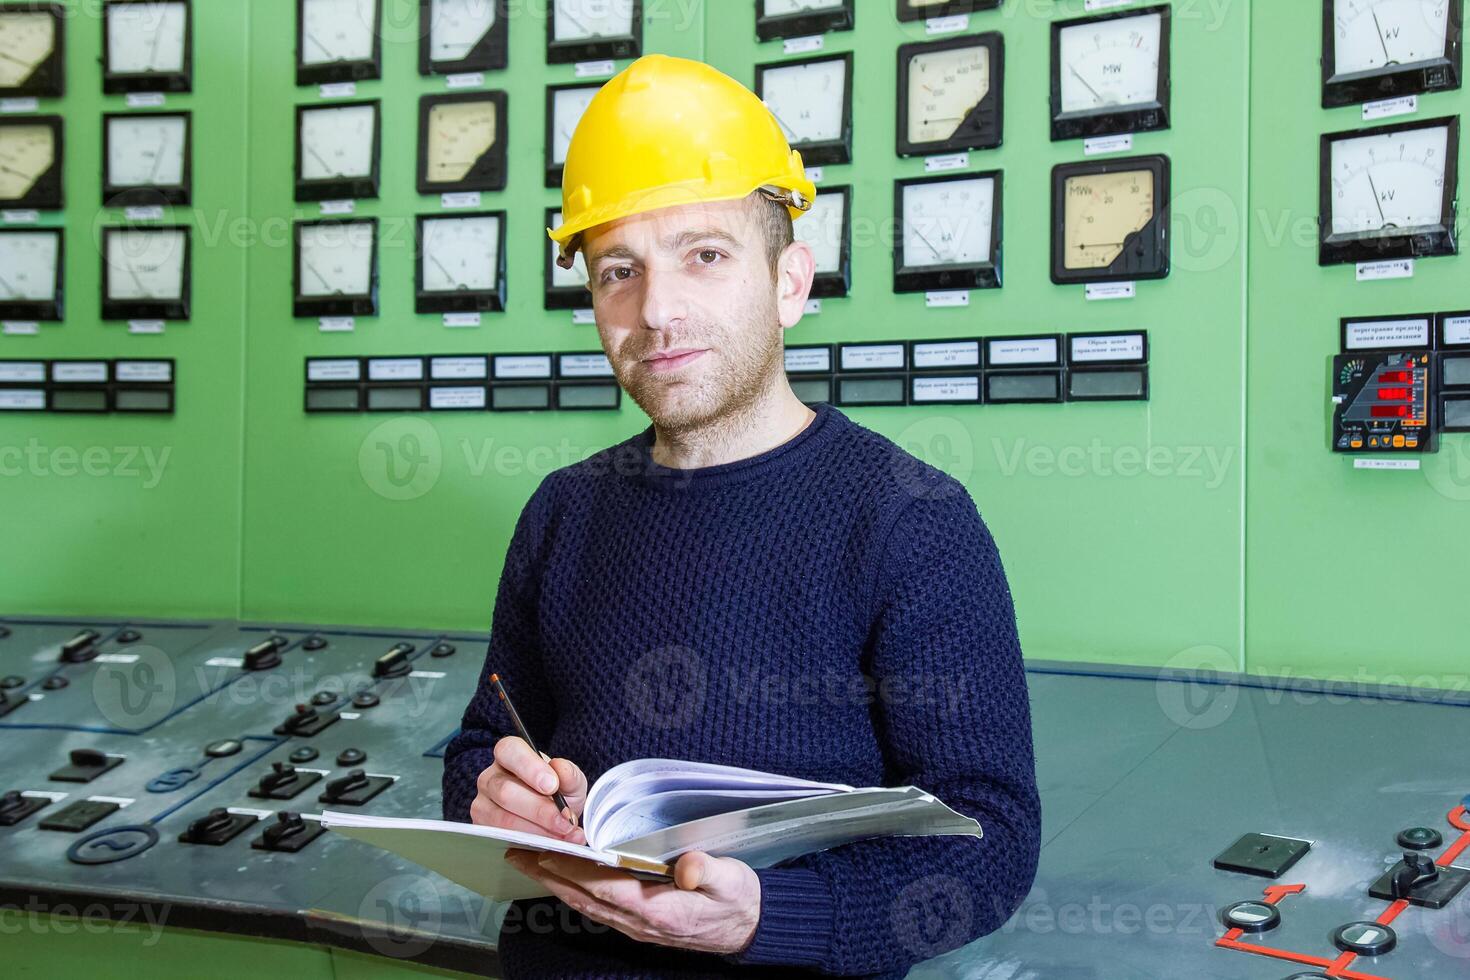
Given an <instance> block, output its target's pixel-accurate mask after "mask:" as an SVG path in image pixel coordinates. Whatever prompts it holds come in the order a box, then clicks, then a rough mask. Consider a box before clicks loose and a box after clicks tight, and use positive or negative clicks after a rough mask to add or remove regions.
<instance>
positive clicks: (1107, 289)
mask: <svg viewBox="0 0 1470 980" xmlns="http://www.w3.org/2000/svg"><path fill="white" fill-rule="evenodd" d="M1136 287H1137V284H1136V283H1131V282H1090V283H1088V284H1087V298H1088V299H1132V298H1133V297H1134V296H1135V295H1136V294H1137V292H1138V290H1137V288H1136Z"/></svg>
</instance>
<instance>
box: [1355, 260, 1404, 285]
mask: <svg viewBox="0 0 1470 980" xmlns="http://www.w3.org/2000/svg"><path fill="white" fill-rule="evenodd" d="M1412 278H1414V260H1413V259H1390V260H1389V261H1387V262H1359V263H1358V282H1374V281H1376V280H1379V279H1412Z"/></svg>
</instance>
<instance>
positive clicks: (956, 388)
mask: <svg viewBox="0 0 1470 980" xmlns="http://www.w3.org/2000/svg"><path fill="white" fill-rule="evenodd" d="M979 400H980V379H979V378H978V377H968V378H915V379H914V401H916V402H936V401H946V402H950V401H970V402H977V401H979Z"/></svg>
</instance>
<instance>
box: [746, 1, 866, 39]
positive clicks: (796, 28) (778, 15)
mask: <svg viewBox="0 0 1470 980" xmlns="http://www.w3.org/2000/svg"><path fill="white" fill-rule="evenodd" d="M854 3H855V0H756V5H755V34H756V37H757V38H759V39H760V40H762V41H773V40H775V39H776V38H780V37H809V36H811V35H813V34H824V33H826V32H827V31H850V30H852V24H853V6H854Z"/></svg>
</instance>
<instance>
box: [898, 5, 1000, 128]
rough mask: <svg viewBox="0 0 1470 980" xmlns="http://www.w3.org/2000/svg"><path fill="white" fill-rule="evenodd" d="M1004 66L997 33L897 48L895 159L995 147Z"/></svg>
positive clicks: (967, 35) (964, 36)
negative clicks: (896, 138) (896, 135)
mask: <svg viewBox="0 0 1470 980" xmlns="http://www.w3.org/2000/svg"><path fill="white" fill-rule="evenodd" d="M1004 62H1005V39H1004V38H1002V37H1001V35H1000V34H999V33H997V32H991V33H989V34H973V35H971V34H965V35H961V36H960V37H953V38H945V39H943V40H940V41H926V42H921V43H917V44H905V45H903V46H902V47H900V48H899V49H898V155H899V156H923V155H926V154H934V153H955V152H959V151H961V150H986V149H994V148H995V147H997V146H1000V144H1001V140H1002V136H1003V133H1002V128H1001V120H1002V109H1003V106H1004V97H1003V85H1004V79H1005V64H1004Z"/></svg>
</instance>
